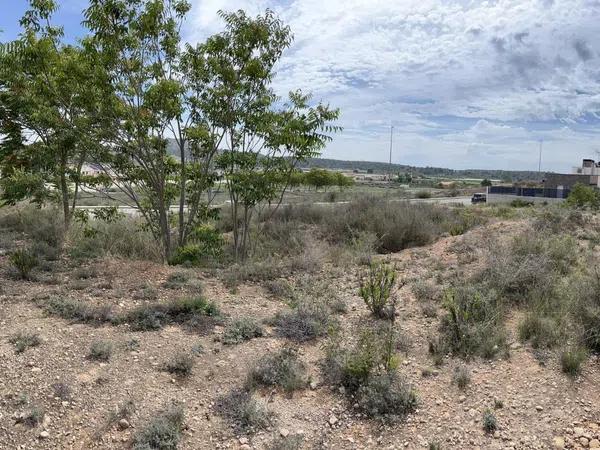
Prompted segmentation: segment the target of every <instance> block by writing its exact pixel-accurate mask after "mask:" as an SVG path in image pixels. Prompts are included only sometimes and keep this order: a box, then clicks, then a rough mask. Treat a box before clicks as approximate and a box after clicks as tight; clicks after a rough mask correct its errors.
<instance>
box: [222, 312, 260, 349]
mask: <svg viewBox="0 0 600 450" xmlns="http://www.w3.org/2000/svg"><path fill="white" fill-rule="evenodd" d="M263 334H264V330H263V329H262V327H261V326H260V325H259V324H258V323H257V322H256V321H255V320H254V319H252V318H250V317H243V318H241V319H237V320H235V321H233V322H232V323H230V324H229V325H228V326H227V328H225V331H224V333H223V336H222V337H221V342H223V344H225V345H235V344H241V343H242V342H246V341H249V340H251V339H254V338H257V337H261V336H262V335H263Z"/></svg>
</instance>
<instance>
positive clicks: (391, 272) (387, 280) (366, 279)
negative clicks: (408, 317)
mask: <svg viewBox="0 0 600 450" xmlns="http://www.w3.org/2000/svg"><path fill="white" fill-rule="evenodd" d="M395 284H396V270H395V269H394V268H392V267H390V266H389V265H386V264H375V263H374V264H371V266H370V267H369V271H368V272H367V273H366V274H365V275H363V278H362V280H361V282H360V289H359V295H360V296H361V297H362V299H363V300H364V302H365V304H366V305H367V308H369V310H370V311H371V313H373V315H374V316H375V317H378V318H380V319H385V318H391V317H392V315H393V314H395V311H394V308H393V306H392V305H391V301H390V296H391V294H392V290H393V289H394V285H395Z"/></svg>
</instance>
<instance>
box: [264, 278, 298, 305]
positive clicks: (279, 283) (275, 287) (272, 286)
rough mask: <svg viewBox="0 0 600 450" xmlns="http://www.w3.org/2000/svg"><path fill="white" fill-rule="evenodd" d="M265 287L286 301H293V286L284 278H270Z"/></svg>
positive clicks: (294, 298) (294, 296) (294, 297)
mask: <svg viewBox="0 0 600 450" xmlns="http://www.w3.org/2000/svg"><path fill="white" fill-rule="evenodd" d="M265 288H266V289H267V291H269V293H270V294H271V295H273V296H275V297H278V298H281V299H283V300H285V301H288V302H292V303H293V302H295V300H296V295H295V293H294V288H293V287H292V285H291V284H290V283H289V281H286V280H271V281H268V282H266V283H265Z"/></svg>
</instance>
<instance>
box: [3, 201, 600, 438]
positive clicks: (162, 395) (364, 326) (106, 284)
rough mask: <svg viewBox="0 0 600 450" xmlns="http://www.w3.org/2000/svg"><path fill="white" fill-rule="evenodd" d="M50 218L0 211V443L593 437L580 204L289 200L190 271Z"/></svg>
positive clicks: (598, 238) (223, 226) (592, 237)
mask: <svg viewBox="0 0 600 450" xmlns="http://www.w3.org/2000/svg"><path fill="white" fill-rule="evenodd" d="M53 217H55V215H53V214H52V211H50V210H42V211H35V210H32V209H31V208H29V207H26V208H20V209H10V210H6V209H5V210H0V255H1V256H0V271H1V272H0V277H1V280H2V282H1V284H0V325H1V326H0V405H1V408H0V448H7V449H8V448H24V449H34V448H40V449H56V448H72V449H90V448H105V449H120V448H123V449H127V448H135V449H174V448H181V449H213V448H256V449H263V448H265V449H271V448H272V449H300V448H335V449H338V448H339V449H355V448H430V449H440V448H441V449H454V448H515V449H524V448H552V447H555V448H563V447H568V448H587V447H590V448H594V447H596V448H597V447H598V446H600V442H599V439H600V428H599V424H600V402H599V399H600V365H599V364H598V362H599V360H598V356H597V352H598V351H599V350H600V281H599V280H600V278H599V276H598V273H597V272H596V268H597V267H598V244H599V243H600V222H598V221H597V219H596V217H594V216H592V215H589V214H587V213H585V212H577V211H570V210H566V209H547V208H539V209H534V208H509V207H503V208H490V207H482V208H473V209H468V210H467V209H461V208H458V209H449V208H443V207H440V206H434V205H408V204H395V205H392V206H390V205H388V204H386V203H384V202H381V201H372V200H365V201H362V203H361V200H356V201H355V202H354V203H352V204H351V205H349V206H347V207H346V206H341V207H340V208H336V209H335V210H332V209H331V208H325V209H324V208H318V207H315V206H310V205H299V206H294V207H288V208H283V209H281V210H280V211H279V212H278V213H277V215H276V216H275V217H273V218H272V219H271V220H270V221H268V222H265V223H264V224H262V225H261V224H260V223H259V224H257V226H263V227H264V233H262V234H261V235H260V236H257V237H256V239H255V240H254V241H253V242H254V244H253V246H254V247H253V248H254V250H253V252H252V255H251V257H250V258H249V259H248V260H247V261H246V262H244V263H237V264H234V263H232V262H231V260H229V259H228V256H227V250H226V249H225V252H224V254H223V255H221V256H220V257H218V258H214V259H211V260H210V261H204V262H203V263H202V264H200V266H195V267H185V266H168V265H164V264H162V263H160V262H158V261H157V260H156V259H157V256H156V255H157V254H158V252H156V251H155V249H153V248H152V241H151V239H146V238H145V235H144V232H143V231H139V230H138V229H137V228H136V227H135V224H132V223H129V222H125V221H124V222H118V223H113V224H98V225H97V228H96V232H95V233H83V232H81V230H80V231H77V230H75V231H74V232H73V233H71V235H70V236H69V237H68V238H67V239H66V241H65V242H64V243H59V242H57V240H56V239H53V237H52V236H54V233H55V232H56V226H55V224H54V222H53ZM216 225H217V227H218V228H219V229H220V230H222V231H223V232H224V233H225V236H226V238H227V232H228V224H227V218H226V217H222V218H221V221H220V222H219V223H218V224H216ZM225 246H227V243H226V244H225ZM59 247H61V249H60V250H59ZM28 257H31V259H32V260H31V261H28ZM382 262H383V263H385V264H384V265H380V264H378V263H382ZM382 268H387V269H388V271H387V272H385V274H386V276H387V277H388V278H386V280H388V281H390V285H389V286H390V290H389V291H390V292H389V294H390V295H389V296H386V295H385V289H381V286H382V285H381V284H380V283H379V282H380V281H382V280H383V278H381V276H383V275H381V274H382V273H383V272H382V270H383V269H382ZM370 280H375V281H376V283H374V284H369V281H370ZM361 286H362V288H361ZM363 297H364V298H363ZM365 299H366V301H365ZM376 300H379V301H381V302H382V303H381V304H382V305H383V306H382V308H380V309H378V308H377V304H376ZM367 304H368V305H367Z"/></svg>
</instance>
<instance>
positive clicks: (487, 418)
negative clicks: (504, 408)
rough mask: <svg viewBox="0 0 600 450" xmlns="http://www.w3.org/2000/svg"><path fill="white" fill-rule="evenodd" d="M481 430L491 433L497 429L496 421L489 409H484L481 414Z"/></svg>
mask: <svg viewBox="0 0 600 450" xmlns="http://www.w3.org/2000/svg"><path fill="white" fill-rule="evenodd" d="M482 425H483V430H484V431H485V432H486V433H493V432H494V431H496V430H497V429H498V421H497V419H496V416H495V415H494V413H493V412H492V411H491V410H490V409H486V410H485V411H484V413H483V421H482Z"/></svg>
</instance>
